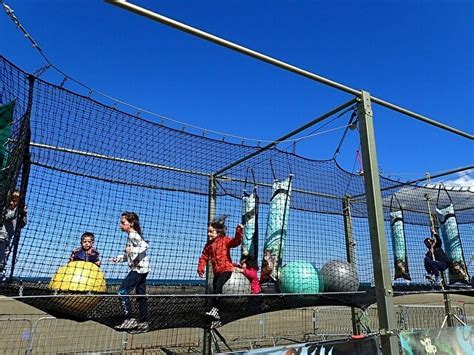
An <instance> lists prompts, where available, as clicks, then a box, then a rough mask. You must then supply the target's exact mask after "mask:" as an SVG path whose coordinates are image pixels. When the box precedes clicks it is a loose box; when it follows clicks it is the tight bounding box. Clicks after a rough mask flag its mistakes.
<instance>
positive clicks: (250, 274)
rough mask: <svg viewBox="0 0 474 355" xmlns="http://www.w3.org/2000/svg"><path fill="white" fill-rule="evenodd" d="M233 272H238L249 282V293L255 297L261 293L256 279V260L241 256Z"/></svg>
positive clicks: (251, 257)
mask: <svg viewBox="0 0 474 355" xmlns="http://www.w3.org/2000/svg"><path fill="white" fill-rule="evenodd" d="M234 271H235V272H240V273H242V275H244V276H245V277H246V278H247V279H248V280H249V281H250V293H251V294H252V295H256V294H259V293H261V292H262V288H261V287H260V281H259V279H258V274H257V273H258V265H257V260H256V259H255V258H254V257H253V256H251V255H247V256H243V257H242V258H241V259H240V265H239V266H237V267H235V268H234Z"/></svg>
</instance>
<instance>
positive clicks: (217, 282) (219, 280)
mask: <svg viewBox="0 0 474 355" xmlns="http://www.w3.org/2000/svg"><path fill="white" fill-rule="evenodd" d="M231 276H232V271H226V272H223V273H221V274H217V275H214V280H212V293H214V294H216V295H217V294H221V293H222V288H223V287H224V284H225V283H226V282H227V281H228V280H229V279H230V277H231ZM219 303H220V298H219V297H213V298H212V306H213V307H217V306H219Z"/></svg>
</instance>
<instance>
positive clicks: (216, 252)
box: [197, 216, 243, 321]
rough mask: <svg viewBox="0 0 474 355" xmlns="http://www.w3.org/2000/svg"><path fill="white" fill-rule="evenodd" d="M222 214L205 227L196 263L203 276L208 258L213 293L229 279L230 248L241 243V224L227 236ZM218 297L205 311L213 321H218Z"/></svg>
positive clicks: (231, 268) (219, 291)
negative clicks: (200, 251) (202, 246)
mask: <svg viewBox="0 0 474 355" xmlns="http://www.w3.org/2000/svg"><path fill="white" fill-rule="evenodd" d="M226 218H227V216H222V217H219V218H217V219H214V220H213V221H212V222H211V223H210V224H209V227H208V229H207V237H208V241H207V243H206V245H205V246H204V249H203V251H202V254H201V257H200V258H199V263H198V270H197V272H198V275H199V277H204V271H205V268H206V264H207V262H208V261H209V260H210V261H211V264H212V272H213V274H214V280H213V282H212V291H213V293H214V294H220V293H222V288H223V286H224V284H225V283H226V282H227V280H229V278H230V276H231V275H232V271H233V270H234V265H233V264H232V259H231V258H230V248H235V247H238V246H239V245H240V244H241V243H242V228H243V227H242V225H241V224H239V225H237V227H236V229H235V237H234V238H231V237H227V236H226V235H225V233H226V226H225V219H226ZM218 304H219V299H218V298H215V299H213V302H212V305H213V307H212V309H211V310H210V311H209V312H207V313H206V315H207V316H208V317H210V318H211V319H213V320H215V321H219V319H220V316H219V309H218V308H217V306H218Z"/></svg>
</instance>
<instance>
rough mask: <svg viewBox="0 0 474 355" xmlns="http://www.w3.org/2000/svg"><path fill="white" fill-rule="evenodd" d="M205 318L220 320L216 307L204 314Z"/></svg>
mask: <svg viewBox="0 0 474 355" xmlns="http://www.w3.org/2000/svg"><path fill="white" fill-rule="evenodd" d="M206 316H208V317H211V318H214V319H215V320H219V319H221V317H220V315H219V309H217V308H216V307H212V309H211V310H210V311H209V312H206Z"/></svg>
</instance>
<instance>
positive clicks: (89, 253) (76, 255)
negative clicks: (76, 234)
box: [69, 232, 100, 266]
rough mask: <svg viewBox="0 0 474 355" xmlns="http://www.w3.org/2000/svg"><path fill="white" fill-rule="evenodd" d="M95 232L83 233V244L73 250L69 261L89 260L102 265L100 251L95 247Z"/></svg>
mask: <svg viewBox="0 0 474 355" xmlns="http://www.w3.org/2000/svg"><path fill="white" fill-rule="evenodd" d="M94 239H95V237H94V234H92V233H91V232H85V233H84V234H83V235H81V246H80V247H78V248H76V249H74V250H73V251H72V254H71V256H70V257H69V261H89V262H91V263H94V264H96V265H97V266H100V259H99V252H98V251H97V250H96V249H95V248H94Z"/></svg>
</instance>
